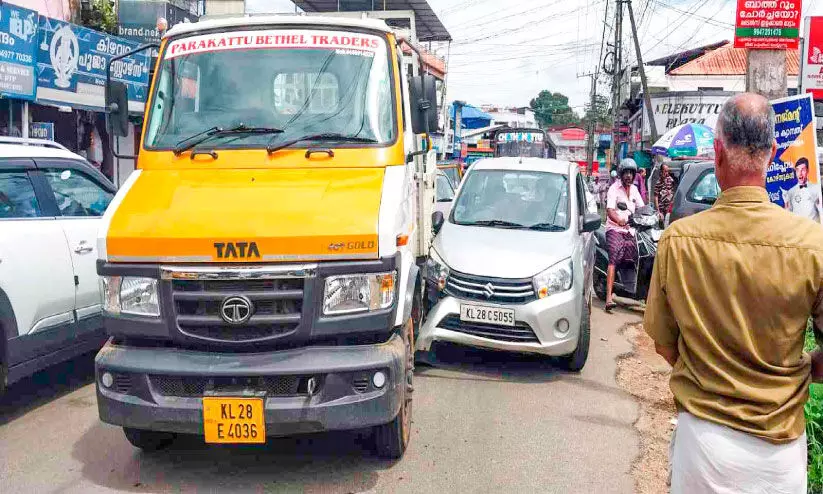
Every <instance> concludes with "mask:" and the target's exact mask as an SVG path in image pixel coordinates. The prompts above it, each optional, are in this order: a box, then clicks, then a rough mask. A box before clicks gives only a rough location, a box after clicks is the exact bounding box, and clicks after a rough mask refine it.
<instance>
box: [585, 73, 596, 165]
mask: <svg viewBox="0 0 823 494" xmlns="http://www.w3.org/2000/svg"><path fill="white" fill-rule="evenodd" d="M585 76H589V77H591V78H592V89H591V94H590V95H589V97H590V103H589V112H588V113H589V115H588V117H589V121H588V122H587V125H586V133H587V134H588V141H587V142H586V170H587V172H588V175H589V176H590V177H591V176H592V173H593V171H594V158H595V155H594V132H595V130H596V125H597V118H596V108H595V106H596V105H597V74H585V75H584V77H585Z"/></svg>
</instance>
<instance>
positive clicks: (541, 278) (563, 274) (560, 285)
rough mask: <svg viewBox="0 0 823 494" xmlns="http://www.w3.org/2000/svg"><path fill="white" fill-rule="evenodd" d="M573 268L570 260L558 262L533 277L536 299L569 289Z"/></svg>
mask: <svg viewBox="0 0 823 494" xmlns="http://www.w3.org/2000/svg"><path fill="white" fill-rule="evenodd" d="M573 273H574V267H573V265H572V260H571V258H568V259H566V260H565V261H560V262H559V263H557V264H555V265H554V266H552V267H550V268H549V269H547V270H545V271H543V272H542V273H539V274H538V275H537V276H535V277H534V280H533V283H534V293H536V294H537V298H546V297H548V296H550V295H554V294H556V293H561V292H565V291H566V290H569V289H571V287H572V280H573Z"/></svg>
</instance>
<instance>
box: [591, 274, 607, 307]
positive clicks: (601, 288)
mask: <svg viewBox="0 0 823 494" xmlns="http://www.w3.org/2000/svg"><path fill="white" fill-rule="evenodd" d="M592 278H593V280H592V281H593V283H594V294H595V295H597V298H599V299H600V300H601V301H603V302H605V301H606V276H605V275H602V274H600V272H599V271H598V270H596V269H595V270H594V273H593V274H592Z"/></svg>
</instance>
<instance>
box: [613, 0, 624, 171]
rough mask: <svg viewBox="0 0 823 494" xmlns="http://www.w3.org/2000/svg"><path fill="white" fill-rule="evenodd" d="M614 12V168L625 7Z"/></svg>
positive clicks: (617, 132)
mask: <svg viewBox="0 0 823 494" xmlns="http://www.w3.org/2000/svg"><path fill="white" fill-rule="evenodd" d="M621 2H622V0H617V8H616V9H615V11H614V73H613V74H612V124H613V128H612V166H614V165H616V164H617V156H618V152H619V147H618V142H619V141H620V73H621V72H622V71H623V5H622V3H621Z"/></svg>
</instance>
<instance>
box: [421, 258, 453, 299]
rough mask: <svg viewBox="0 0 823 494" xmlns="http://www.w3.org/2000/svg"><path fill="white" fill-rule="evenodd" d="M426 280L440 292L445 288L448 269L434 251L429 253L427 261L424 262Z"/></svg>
mask: <svg viewBox="0 0 823 494" xmlns="http://www.w3.org/2000/svg"><path fill="white" fill-rule="evenodd" d="M426 279H427V280H429V281H430V282H431V283H432V284H434V285H435V286H437V289H438V290H440V291H441V292H442V291H443V290H444V289H445V288H446V281H447V280H448V279H449V267H448V266H446V263H445V262H443V259H441V258H440V256H439V255H438V254H437V251H436V250H434V249H431V250H430V251H429V259H428V260H427V261H426Z"/></svg>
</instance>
